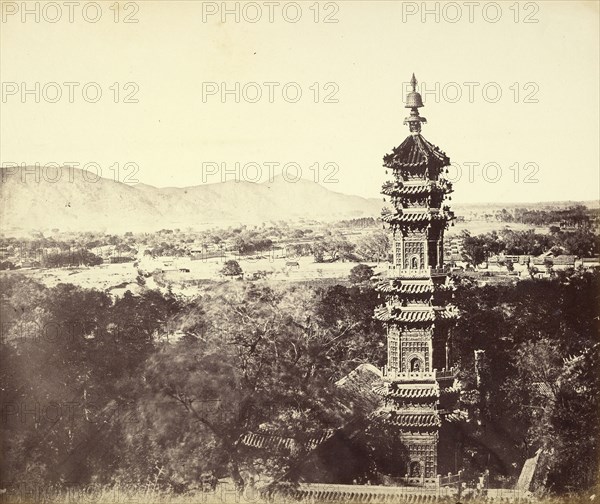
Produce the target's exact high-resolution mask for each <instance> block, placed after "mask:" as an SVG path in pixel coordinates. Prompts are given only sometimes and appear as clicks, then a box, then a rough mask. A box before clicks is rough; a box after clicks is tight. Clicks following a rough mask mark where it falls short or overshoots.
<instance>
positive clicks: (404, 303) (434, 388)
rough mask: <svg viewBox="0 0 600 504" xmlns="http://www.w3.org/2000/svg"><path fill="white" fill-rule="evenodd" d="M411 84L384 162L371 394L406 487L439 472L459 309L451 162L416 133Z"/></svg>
mask: <svg viewBox="0 0 600 504" xmlns="http://www.w3.org/2000/svg"><path fill="white" fill-rule="evenodd" d="M411 84H412V92H410V93H409V94H408V96H407V100H406V108H408V109H410V113H409V115H408V117H407V118H406V119H405V121H404V124H405V125H408V128H409V131H410V134H409V136H408V137H407V138H406V139H405V140H404V142H402V144H400V146H398V147H396V148H395V149H393V151H392V152H391V153H390V154H387V155H386V156H385V157H384V158H383V160H384V166H385V167H386V168H387V169H389V170H391V171H392V174H393V180H392V181H390V182H387V183H385V184H384V186H383V189H382V193H383V194H384V195H385V196H386V197H388V198H389V199H390V201H391V204H392V207H393V208H392V209H391V210H384V212H383V214H382V219H383V221H384V222H385V223H386V224H387V225H388V226H389V228H390V229H391V231H392V240H391V242H392V252H393V263H392V265H391V266H390V267H389V269H388V271H387V272H386V274H385V275H382V276H381V277H380V280H379V281H378V283H377V289H378V291H379V292H380V294H381V296H382V298H384V299H385V304H383V305H382V306H380V307H378V308H377V309H376V311H375V317H376V318H377V319H378V320H381V321H382V322H384V323H385V325H386V326H387V365H386V366H385V367H384V369H383V385H382V386H380V387H378V388H377V389H376V392H378V393H379V394H381V395H382V396H383V406H382V407H381V409H379V410H378V411H377V412H376V417H377V418H378V420H379V421H381V422H383V423H384V424H385V425H386V427H387V428H386V432H394V433H396V434H395V435H397V436H398V437H399V439H400V441H401V443H402V445H403V446H404V447H405V449H406V457H407V459H408V460H407V461H406V462H407V463H406V469H405V471H404V472H403V473H402V474H405V475H407V476H408V481H405V482H406V483H408V484H411V483H415V484H432V485H433V484H435V483H436V476H437V474H438V472H439V470H440V468H439V467H438V442H439V436H440V427H441V426H442V422H443V421H444V417H445V416H446V415H448V414H450V413H451V411H452V409H453V406H454V404H455V403H456V401H457V398H458V389H457V386H456V381H455V378H456V370H455V369H453V368H451V363H450V355H449V342H450V338H451V331H452V325H453V323H454V320H455V319H456V317H457V312H456V309H455V308H454V307H453V306H452V305H451V304H450V301H451V298H452V290H453V287H452V284H451V281H450V279H449V276H448V272H447V270H446V269H445V268H444V247H443V239H444V230H445V229H447V226H448V224H449V222H450V221H451V220H452V219H453V218H454V216H453V213H452V212H451V211H450V209H449V207H448V206H443V202H444V200H445V199H446V197H447V195H448V194H449V193H450V192H452V185H451V183H450V182H448V181H447V180H445V179H444V178H443V173H444V172H445V169H446V167H447V166H449V165H450V160H449V158H448V157H447V156H446V154H445V153H444V152H442V151H441V150H440V149H438V148H437V147H436V146H434V145H433V144H431V143H429V142H428V141H427V140H425V138H423V136H422V135H421V126H422V124H424V123H426V120H425V118H424V117H421V116H420V115H419V109H420V108H421V107H423V101H422V99H421V95H420V94H419V93H418V92H417V90H416V86H417V80H416V79H415V76H414V74H413V76H412V80H411Z"/></svg>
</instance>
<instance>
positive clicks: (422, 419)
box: [376, 409, 442, 427]
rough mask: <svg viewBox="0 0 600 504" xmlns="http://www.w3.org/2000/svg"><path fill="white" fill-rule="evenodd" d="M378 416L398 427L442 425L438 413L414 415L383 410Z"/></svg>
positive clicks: (429, 412) (416, 413)
mask: <svg viewBox="0 0 600 504" xmlns="http://www.w3.org/2000/svg"><path fill="white" fill-rule="evenodd" d="M376 416H377V417H378V418H379V419H380V420H382V421H383V422H385V423H387V424H389V425H395V426H398V427H439V426H440V425H441V424H442V422H441V420H440V417H439V415H438V414H437V412H436V411H428V412H422V411H419V412H414V413H413V412H408V411H403V412H398V411H394V410H385V409H382V410H380V411H378V412H377V413H376Z"/></svg>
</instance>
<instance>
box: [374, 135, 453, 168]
mask: <svg viewBox="0 0 600 504" xmlns="http://www.w3.org/2000/svg"><path fill="white" fill-rule="evenodd" d="M383 161H384V165H385V166H387V167H389V168H393V167H417V166H426V165H428V164H431V165H435V166H447V165H449V164H450V159H449V158H448V156H446V154H445V153H444V152H442V151H441V150H440V149H438V148H437V147H436V146H435V145H433V144H432V143H429V142H428V141H427V140H425V138H423V137H422V136H421V135H410V136H408V137H407V138H406V140H404V142H402V143H401V144H400V145H399V146H398V147H396V148H395V149H393V151H392V153H390V154H387V155H386V156H385V157H384V158H383Z"/></svg>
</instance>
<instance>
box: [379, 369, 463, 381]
mask: <svg viewBox="0 0 600 504" xmlns="http://www.w3.org/2000/svg"><path fill="white" fill-rule="evenodd" d="M381 371H382V374H383V377H384V378H387V379H389V380H400V381H430V380H450V379H454V378H456V376H457V375H458V368H451V369H442V370H437V369H434V370H433V371H398V370H395V369H388V367H387V366H383V368H382V370H381Z"/></svg>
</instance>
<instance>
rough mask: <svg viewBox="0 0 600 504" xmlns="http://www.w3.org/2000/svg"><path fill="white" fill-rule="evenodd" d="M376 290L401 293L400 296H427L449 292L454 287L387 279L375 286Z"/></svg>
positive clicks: (442, 284)
mask: <svg viewBox="0 0 600 504" xmlns="http://www.w3.org/2000/svg"><path fill="white" fill-rule="evenodd" d="M375 289H377V290H378V291H379V292H385V293H391V292H394V293H399V294H425V293H433V292H435V291H447V290H451V289H452V286H451V285H448V284H444V283H436V284H434V283H433V282H431V281H429V282H427V283H414V282H413V281H411V280H402V279H400V278H392V279H390V278H386V279H383V280H379V281H378V282H377V283H376V284H375Z"/></svg>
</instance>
